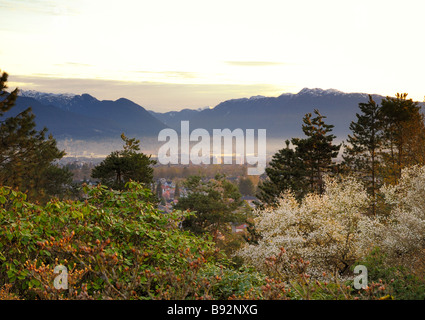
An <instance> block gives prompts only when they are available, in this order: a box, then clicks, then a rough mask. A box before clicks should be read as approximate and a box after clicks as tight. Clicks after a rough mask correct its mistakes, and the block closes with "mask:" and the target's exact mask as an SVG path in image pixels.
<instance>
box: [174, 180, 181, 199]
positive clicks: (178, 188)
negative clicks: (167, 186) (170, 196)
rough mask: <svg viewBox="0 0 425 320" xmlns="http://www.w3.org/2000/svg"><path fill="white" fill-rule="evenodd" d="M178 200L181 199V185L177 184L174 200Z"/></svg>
mask: <svg viewBox="0 0 425 320" xmlns="http://www.w3.org/2000/svg"><path fill="white" fill-rule="evenodd" d="M178 198H180V185H179V183H178V182H177V183H176V188H175V189H174V199H178Z"/></svg>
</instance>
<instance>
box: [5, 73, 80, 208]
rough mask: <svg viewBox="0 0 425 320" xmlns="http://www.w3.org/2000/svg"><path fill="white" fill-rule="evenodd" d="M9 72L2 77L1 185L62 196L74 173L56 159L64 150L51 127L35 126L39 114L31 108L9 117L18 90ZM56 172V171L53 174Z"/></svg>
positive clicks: (33, 194) (32, 193) (38, 195)
mask: <svg viewBox="0 0 425 320" xmlns="http://www.w3.org/2000/svg"><path fill="white" fill-rule="evenodd" d="M7 78H8V74H7V73H5V72H4V73H2V75H1V78H0V99H1V101H0V118H1V124H0V184H2V185H7V186H10V187H18V188H19V189H21V190H23V191H28V195H29V197H30V198H32V199H35V200H40V201H46V200H48V199H49V197H51V196H53V195H57V196H61V195H63V193H64V192H65V191H66V187H65V186H66V185H69V184H70V183H71V181H72V174H71V173H70V172H69V171H68V170H65V169H62V168H59V167H58V166H57V165H56V164H55V161H57V160H59V159H61V158H62V157H63V156H64V155H65V152H64V151H60V150H59V149H58V148H57V146H56V140H55V139H54V138H53V137H52V135H49V136H48V138H47V139H46V134H47V128H43V129H42V130H41V131H37V130H36V129H35V127H36V124H35V115H34V114H33V113H32V112H31V107H28V108H27V109H26V110H24V111H22V112H21V113H19V114H18V115H16V116H13V117H7V112H8V111H10V110H11V109H12V108H13V107H14V105H15V102H16V99H17V95H18V89H17V88H16V89H15V90H13V91H12V92H11V93H8V92H7V91H5V89H7V85H6V82H7ZM52 172H55V174H52Z"/></svg>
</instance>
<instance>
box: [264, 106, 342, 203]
mask: <svg viewBox="0 0 425 320" xmlns="http://www.w3.org/2000/svg"><path fill="white" fill-rule="evenodd" d="M314 114H315V115H316V116H315V117H313V116H312V114H311V113H307V114H306V115H305V116H304V118H303V123H304V124H303V126H302V129H303V132H304V134H305V135H306V136H307V137H306V138H302V139H301V138H293V139H292V140H291V142H292V144H293V145H294V147H295V148H294V149H292V148H290V147H289V144H290V142H289V140H287V141H285V143H286V148H283V149H281V150H279V151H278V152H277V153H276V154H275V155H274V156H273V158H272V161H271V162H270V163H269V166H268V167H267V168H266V174H267V178H268V179H267V180H266V181H265V182H264V183H262V184H260V185H259V189H260V192H259V194H258V197H259V199H260V200H261V201H262V202H263V203H265V204H268V205H274V204H276V200H277V198H278V197H279V196H280V195H281V193H283V192H285V191H286V190H291V191H292V192H294V194H295V195H296V197H297V198H298V199H301V198H302V197H303V196H304V195H305V194H306V193H308V192H318V193H322V192H323V175H324V174H325V173H329V172H333V171H336V165H335V163H334V161H333V158H335V157H336V156H337V155H338V152H339V149H340V145H334V144H333V140H334V139H335V136H334V135H333V134H331V131H332V129H333V127H334V126H333V125H328V124H326V123H325V122H324V119H325V118H326V117H325V116H323V115H321V114H320V112H319V111H318V110H316V109H315V110H314Z"/></svg>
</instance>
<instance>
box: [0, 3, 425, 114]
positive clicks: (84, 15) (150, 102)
mask: <svg viewBox="0 0 425 320" xmlns="http://www.w3.org/2000/svg"><path fill="white" fill-rule="evenodd" d="M0 21H1V24H0V39H1V45H0V69H1V70H4V71H6V72H8V73H9V74H10V78H9V80H10V87H14V86H18V87H20V88H21V89H34V90H39V91H44V92H55V93H59V92H62V93H64V92H69V93H77V94H81V93H85V92H87V93H90V94H92V95H94V96H95V97H97V98H98V99H114V100H115V99H118V98H120V97H126V98H129V99H131V100H133V101H135V102H137V103H139V104H141V105H142V106H144V107H145V108H147V109H154V110H157V111H168V110H173V109H174V110H179V109H182V108H186V107H188V108H197V107H204V106H210V107H214V106H215V105H216V104H218V103H219V102H221V101H224V100H226V99H230V98H240V97H250V96H253V95H266V96H278V95H280V94H281V93H284V92H293V93H296V92H298V91H299V90H300V89H302V88H303V87H310V88H315V87H319V88H323V89H328V88H334V89H338V90H341V91H345V92H367V93H379V94H383V95H391V96H393V95H394V94H395V93H397V92H407V93H409V96H410V97H411V98H413V99H415V100H419V101H423V98H424V95H425V85H424V84H425V80H424V76H425V63H424V58H423V57H424V56H425V52H424V49H425V24H424V21H425V1H423V0H417V1H409V0H404V1H388V0H386V1H374V0H368V1H362V0H355V1H342V0H335V1H328V0H320V1H317V0H312V1H300V0H297V1H295V0H293V1H286V0H276V1H274V0H261V1H260V0H256V1H250V0H178V1H177V0H155V1H152V0H150V1H145V0H134V1H132V0H120V1H109V0H73V1H69V0H68V1H66V0H63V1H60V0H0Z"/></svg>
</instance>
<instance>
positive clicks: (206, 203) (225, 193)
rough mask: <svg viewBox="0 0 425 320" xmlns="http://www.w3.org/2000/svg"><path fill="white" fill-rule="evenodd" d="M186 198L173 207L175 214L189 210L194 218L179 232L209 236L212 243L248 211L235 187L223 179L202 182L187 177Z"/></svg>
mask: <svg viewBox="0 0 425 320" xmlns="http://www.w3.org/2000/svg"><path fill="white" fill-rule="evenodd" d="M184 186H185V188H186V190H188V194H187V196H185V197H182V198H180V199H179V202H178V203H177V204H176V205H174V208H175V209H177V210H190V211H192V212H194V215H193V216H191V217H189V218H187V219H186V220H184V221H183V228H184V229H186V230H189V231H191V232H193V233H195V234H205V233H209V234H211V235H212V236H213V240H214V241H216V242H217V241H218V236H219V234H220V233H221V234H225V233H226V232H229V226H230V223H242V222H244V221H245V220H246V216H247V212H248V211H249V209H247V208H246V207H245V204H244V201H243V200H242V198H241V197H242V196H241V194H240V192H239V190H238V187H237V186H236V185H234V184H233V183H231V182H230V181H228V180H227V179H226V178H225V176H224V175H219V174H217V175H216V176H215V178H214V179H210V180H209V181H204V180H203V179H202V177H201V176H189V177H188V178H187V180H186V181H185V182H184Z"/></svg>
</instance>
